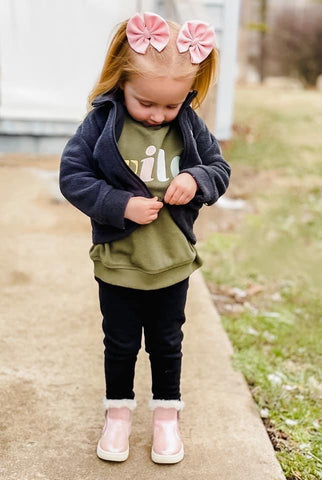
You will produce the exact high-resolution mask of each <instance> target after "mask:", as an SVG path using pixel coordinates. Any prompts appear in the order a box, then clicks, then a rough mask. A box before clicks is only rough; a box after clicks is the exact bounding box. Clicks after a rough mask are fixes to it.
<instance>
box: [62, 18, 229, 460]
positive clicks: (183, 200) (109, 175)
mask: <svg viewBox="0 0 322 480" xmlns="http://www.w3.org/2000/svg"><path fill="white" fill-rule="evenodd" d="M217 67H218V56H217V51H216V49H215V47H214V30H213V28H212V27H211V26H209V25H207V24H206V23H203V22H200V21H196V20H194V21H190V22H186V23H185V24H184V25H183V26H182V27H181V28H180V26H178V25H177V24H175V23H173V22H170V21H169V22H167V21H165V20H164V19H163V18H161V17H160V16H158V15H156V14H153V13H144V14H136V15H134V16H133V17H131V18H130V19H129V20H128V21H125V22H124V23H122V24H121V26H120V27H119V28H118V30H117V32H116V34H115V36H114V38H113V40H112V42H111V45H110V47H109V49H108V52H107V55H106V59H105V63H104V66H103V69H102V73H101V75H100V78H99V80H98V83H97V85H96V86H95V88H94V89H93V91H92V92H91V94H90V96H89V101H90V103H91V104H92V108H91V110H90V111H89V113H88V114H87V116H86V118H85V120H84V121H83V123H82V124H81V125H80V126H79V128H78V130H77V131H76V133H75V135H74V136H73V137H72V138H71V139H70V140H69V142H68V143H67V145H66V147H65V149H64V152H63V154H62V159H61V169H60V188H61V191H62V193H63V195H64V196H65V197H66V198H67V199H68V200H69V201H70V202H71V203H72V204H73V205H74V206H76V207H77V208H79V209H80V210H81V211H82V212H84V213H85V214H86V215H88V216H89V217H90V219H91V223H92V232H93V237H92V239H93V245H92V247H91V249H90V257H91V259H92V260H93V262H94V274H95V279H96V281H97V282H98V287H99V300H100V308H101V312H102V315H103V324H102V327H103V332H104V345H105V379H106V397H105V399H104V404H105V409H106V414H105V425H104V428H103V432H102V436H101V438H100V440H99V442H98V445H97V455H98V456H99V457H100V458H102V459H105V460H113V461H124V460H126V459H127V457H128V455H129V435H130V430H131V419H132V411H133V410H134V409H135V407H136V400H135V398H134V397H135V395H134V391H133V382H134V369H135V363H136V359H137V354H138V351H139V349H140V347H141V336H142V330H144V339H145V350H146V351H147V352H148V354H149V359H150V364H151V375H152V394H153V396H152V399H151V400H150V408H151V409H152V410H153V445H152V460H153V461H154V462H156V463H176V462H179V461H180V460H182V458H183V455H184V450H183V444H182V441H181V438H180V434H179V427H178V412H179V411H180V410H182V408H183V405H184V404H183V402H182V401H181V394H180V373H181V357H182V352H181V343H182V339H183V332H182V325H183V323H184V322H185V314H184V309H185V302H186V295H187V289H188V281H189V276H190V274H191V273H192V272H193V271H194V270H196V269H197V268H199V267H200V265H201V260H200V257H199V255H198V253H197V251H196V248H195V246H194V245H195V243H196V239H195V235H194V233H193V223H194V221H195V219H196V218H197V216H198V212H199V209H200V208H201V206H202V205H204V204H206V205H211V204H213V203H214V202H215V201H216V200H217V199H218V198H219V197H220V195H222V194H223V193H224V192H225V190H226V188H227V186H228V182H229V175H230V168H229V166H228V165H227V163H226V162H225V161H224V159H223V158H222V156H221V151H220V148H219V146H218V143H217V141H216V139H215V137H214V136H213V135H212V134H211V133H210V132H209V131H208V129H207V127H206V126H205V124H204V123H203V121H202V120H201V119H200V118H199V117H198V116H197V114H196V113H195V112H194V110H193V109H192V108H191V107H190V104H191V103H192V105H193V107H196V106H198V105H200V103H201V102H202V101H203V99H204V97H205V95H206V93H207V90H208V88H209V86H210V84H211V82H212V79H213V77H214V75H215V74H216V71H217Z"/></svg>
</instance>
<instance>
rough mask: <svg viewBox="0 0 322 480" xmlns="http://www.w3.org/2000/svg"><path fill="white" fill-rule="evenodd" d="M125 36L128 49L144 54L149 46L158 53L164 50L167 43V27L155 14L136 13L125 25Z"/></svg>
mask: <svg viewBox="0 0 322 480" xmlns="http://www.w3.org/2000/svg"><path fill="white" fill-rule="evenodd" d="M126 36H127V39H128V42H129V44H130V47H131V48H132V49H133V50H134V51H135V52H137V53H142V54H144V53H145V52H146V51H147V48H148V46H149V45H150V44H151V45H152V46H153V47H154V48H156V50H158V52H161V50H163V49H164V47H165V46H166V45H167V43H168V41H169V36H170V32H169V26H168V24H167V22H166V21H165V20H164V19H163V18H162V17H160V16H159V15H157V14H156V13H149V12H146V13H143V14H139V13H136V14H135V15H133V16H132V17H131V18H130V20H129V21H128V23H127V27H126Z"/></svg>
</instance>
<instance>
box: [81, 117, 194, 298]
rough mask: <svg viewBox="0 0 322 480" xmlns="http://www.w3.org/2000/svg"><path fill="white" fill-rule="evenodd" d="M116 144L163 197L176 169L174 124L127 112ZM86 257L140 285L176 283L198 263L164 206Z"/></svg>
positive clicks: (103, 275)
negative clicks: (144, 120) (145, 120)
mask: <svg viewBox="0 0 322 480" xmlns="http://www.w3.org/2000/svg"><path fill="white" fill-rule="evenodd" d="M118 148H119V151H120V153H121V155H122V157H123V159H124V161H125V162H126V163H127V165H128V166H129V167H130V168H131V170H133V172H134V173H135V174H136V175H138V176H139V177H140V178H141V180H143V181H144V182H145V184H146V185H147V187H148V188H149V190H150V192H151V194H152V195H153V196H157V197H159V199H163V198H164V195H165V192H166V190H167V188H168V186H169V185H170V183H171V180H172V179H173V178H174V177H175V176H176V175H177V174H178V172H179V160H180V155H181V152H182V140H181V137H180V134H179V132H178V130H177V129H176V128H175V126H174V125H173V124H169V125H164V126H161V127H145V126H143V125H142V124H141V123H140V122H136V121H135V120H133V119H132V118H131V117H130V116H129V115H126V117H125V121H124V127H123V130H122V134H121V136H120V139H119V142H118ZM90 257H91V259H92V260H93V262H94V274H95V276H96V277H98V278H100V279H101V280H103V281H104V282H107V283H111V284H114V285H120V286H124V287H128V288H137V289H141V290H153V289H157V288H163V287H167V286H169V285H172V284H174V283H177V282H179V281H181V280H183V279H184V278H187V277H188V276H189V275H190V274H191V273H192V272H193V271H194V270H196V269H197V268H199V267H200V266H201V264H202V261H201V259H200V257H199V255H198V253H197V251H196V249H195V247H194V246H193V245H192V244H191V243H190V242H189V241H188V240H187V238H186V236H185V235H184V234H183V232H182V231H181V230H180V228H179V227H178V226H177V225H176V224H175V222H174V221H173V219H172V217H171V215H170V213H169V211H168V209H167V207H166V205H164V206H163V207H162V208H161V210H160V211H159V214H158V218H157V219H156V220H154V221H153V222H151V223H149V224H148V225H140V226H139V227H138V228H137V229H136V230H134V232H132V233H131V234H130V235H128V236H127V237H125V238H123V239H121V240H117V241H114V242H110V243H105V244H97V245H93V246H92V247H91V249H90Z"/></svg>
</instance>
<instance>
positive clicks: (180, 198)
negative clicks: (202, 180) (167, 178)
mask: <svg viewBox="0 0 322 480" xmlns="http://www.w3.org/2000/svg"><path fill="white" fill-rule="evenodd" d="M197 190H198V184H197V182H196V181H195V179H194V178H193V176H192V175H190V173H180V174H179V175H177V176H176V177H174V179H173V180H172V182H171V183H170V185H169V187H168V189H167V191H166V194H165V196H164V201H165V202H166V203H169V204H170V205H185V204H186V203H188V202H190V200H192V199H193V197H194V196H195V194H196V191H197Z"/></svg>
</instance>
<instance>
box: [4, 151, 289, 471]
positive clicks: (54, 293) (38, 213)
mask: <svg viewBox="0 0 322 480" xmlns="http://www.w3.org/2000/svg"><path fill="white" fill-rule="evenodd" d="M46 165H48V163H46ZM0 166H1V167H2V168H1V178H0V200H1V201H0V219H1V220H0V222H1V231H2V232H3V234H2V242H1V258H0V261H1V277H0V287H1V292H2V294H1V296H2V299H1V317H0V338H1V340H0V342H1V343H0V359H1V363H0V401H1V429H0V456H1V457H0V478H3V479H6V480H36V479H46V480H65V479H66V480H67V479H68V480H71V479H75V480H78V479H84V480H101V479H111V480H116V479H120V478H122V479H123V480H127V479H129V480H130V479H131V480H133V479H140V480H145V479H147V480H151V479H152V478H153V477H158V478H159V479H163V478H164V479H165V478H167V479H169V478H171V479H172V478H176V479H180V480H181V479H182V480H189V479H194V480H195V479H198V480H199V479H201V480H214V479H218V480H282V479H283V478H284V476H283V474H282V472H281V469H280V466H279V464H278V462H277V461H276V458H275V454H274V450H273V448H272V446H271V443H270V441H269V438H268V436H267V433H266V431H265V428H264V426H263V424H262V421H261V419H260V417H259V415H258V412H257V409H256V407H255V406H254V403H253V400H252V397H251V395H250V393H249V390H248V387H247V385H246V383H245V381H244V378H243V377H242V375H241V374H240V373H239V372H236V371H234V370H233V369H232V366H231V359H230V357H231V354H232V348H231V345H230V343H229V341H228V339H227V336H226V333H225V331H224V330H223V328H222V326H221V323H220V320H219V318H218V315H217V313H216V311H215V309H214V307H213V304H212V301H211V298H210V296H209V294H208V290H207V288H206V286H205V283H204V281H203V279H202V277H201V274H200V273H199V272H196V273H195V274H194V275H193V276H192V277H191V287H190V290H189V298H188V306H187V321H186V324H185V326H184V333H185V339H184V357H183V374H182V399H183V400H184V401H185V403H186V407H185V409H184V410H183V412H182V414H181V433H182V437H183V440H184V444H185V452H186V454H185V459H184V460H183V462H181V463H179V464H176V465H164V466H162V465H155V464H153V463H152V461H151V459H150V448H151V418H152V413H151V412H150V411H149V410H148V400H149V398H150V396H151V392H150V382H151V380H150V371H149V363H148V359H147V355H146V354H145V352H144V349H142V350H141V352H140V356H139V360H138V363H137V368H136V381H135V390H136V398H137V401H138V404H139V406H138V409H137V410H136V412H135V415H134V423H133V429H132V435H131V450H130V457H129V459H128V460H127V461H126V462H124V463H122V464H117V463H110V462H104V461H102V460H99V459H98V458H97V457H96V454H95V449H96V443H97V440H98V438H99V435H100V431H101V427H102V424H103V419H104V411H103V406H102V398H103V394H104V375H103V345H102V333H101V315H100V312H99V308H98V301H97V288H96V282H95V281H94V280H93V277H92V265H91V262H90V260H89V259H88V256H87V252H88V249H89V246H90V229H89V225H88V220H87V219H86V217H85V216H83V215H82V214H81V213H78V212H77V211H76V210H75V209H74V208H73V207H71V206H70V205H67V204H58V203H54V202H52V201H51V198H50V195H49V194H48V192H47V188H46V186H45V184H44V181H43V179H41V178H40V177H37V176H36V175H35V172H34V170H32V168H26V167H25V166H23V165H22V164H21V163H19V162H16V163H15V162H13V163H10V165H9V164H8V162H6V161H3V160H2V163H1V159H0ZM29 166H30V167H33V168H35V165H34V164H33V163H32V162H31V164H30V165H29ZM36 166H37V165H36ZM55 166H57V165H56V164H55V162H53V164H52V165H51V168H55Z"/></svg>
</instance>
